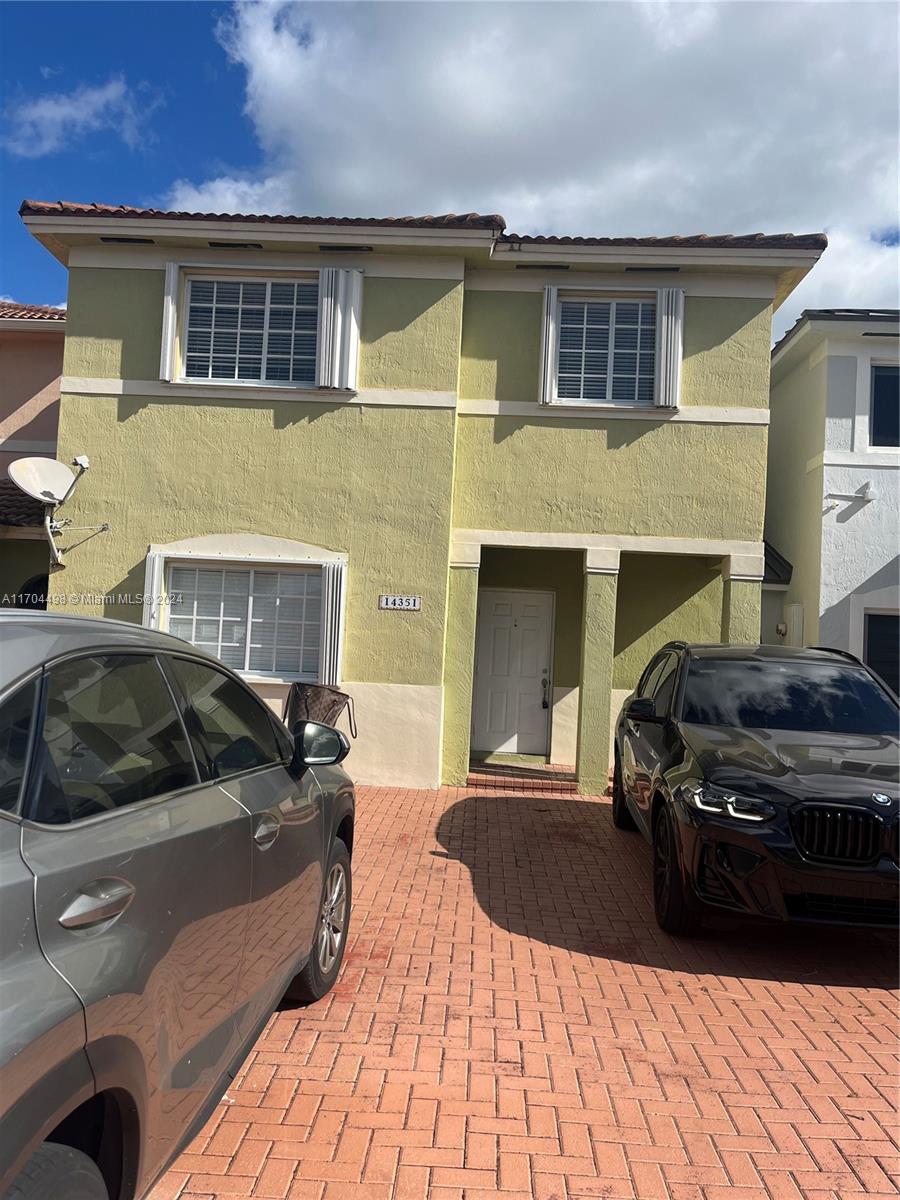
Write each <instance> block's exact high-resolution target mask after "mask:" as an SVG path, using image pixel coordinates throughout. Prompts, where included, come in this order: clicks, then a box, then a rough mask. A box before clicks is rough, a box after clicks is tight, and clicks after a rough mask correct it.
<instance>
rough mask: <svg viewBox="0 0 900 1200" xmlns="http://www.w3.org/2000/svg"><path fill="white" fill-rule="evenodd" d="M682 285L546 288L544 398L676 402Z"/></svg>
mask: <svg viewBox="0 0 900 1200" xmlns="http://www.w3.org/2000/svg"><path fill="white" fill-rule="evenodd" d="M683 310H684V293H683V291H682V290H681V289H680V288H662V289H660V290H659V291H656V292H648V293H647V292H645V293H631V294H624V293H619V294H615V293H612V292H610V291H609V290H603V289H600V288H597V289H589V290H586V291H584V292H576V291H561V290H560V289H559V288H556V287H548V288H546V289H545V302H544V331H543V345H542V377H541V397H540V398H541V402H542V403H543V404H569V405H571V404H585V405H587V404H591V405H593V404H611V405H620V404H621V405H626V406H642V407H649V406H653V405H656V406H659V407H664V408H676V407H677V406H678V400H679V390H680V383H681V348H682V321H683Z"/></svg>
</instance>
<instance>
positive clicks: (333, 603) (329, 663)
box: [321, 562, 347, 685]
mask: <svg viewBox="0 0 900 1200" xmlns="http://www.w3.org/2000/svg"><path fill="white" fill-rule="evenodd" d="M346 571H347V564H346V563H343V562H327V563H323V564H322V666H321V675H322V683H328V684H332V685H334V684H338V683H340V681H341V653H342V650H343V640H344V579H345V575H346Z"/></svg>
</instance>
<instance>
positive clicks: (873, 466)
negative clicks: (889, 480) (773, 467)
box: [806, 447, 900, 473]
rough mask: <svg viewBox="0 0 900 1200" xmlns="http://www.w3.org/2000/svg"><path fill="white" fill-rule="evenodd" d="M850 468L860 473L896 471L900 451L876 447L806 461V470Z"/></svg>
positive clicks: (830, 454) (831, 454)
mask: <svg viewBox="0 0 900 1200" xmlns="http://www.w3.org/2000/svg"><path fill="white" fill-rule="evenodd" d="M823 466H824V467H852V468H853V469H854V470H859V471H860V472H861V473H865V472H866V471H870V470H875V471H896V470H898V469H900V450H891V449H887V448H885V447H878V448H877V449H873V450H856V451H850V450H848V451H847V452H846V453H844V454H834V453H829V454H817V455H815V457H813V458H810V459H807V462H806V470H807V471H815V469H816V468H817V467H823Z"/></svg>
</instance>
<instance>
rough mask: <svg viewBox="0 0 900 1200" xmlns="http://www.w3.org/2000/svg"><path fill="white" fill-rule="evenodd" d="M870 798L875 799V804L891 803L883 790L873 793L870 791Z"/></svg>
mask: <svg viewBox="0 0 900 1200" xmlns="http://www.w3.org/2000/svg"><path fill="white" fill-rule="evenodd" d="M872 799H873V800H874V801H875V803H876V804H890V803H892V801H891V798H890V796H886V795H885V794H884V792H873V793H872Z"/></svg>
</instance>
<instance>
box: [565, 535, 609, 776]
mask: <svg viewBox="0 0 900 1200" xmlns="http://www.w3.org/2000/svg"><path fill="white" fill-rule="evenodd" d="M618 580H619V551H618V550H586V551H585V555H584V616H583V619H582V625H581V681H580V685H579V693H578V753H577V756H576V762H575V770H576V774H577V776H578V790H579V792H581V793H582V795H589V796H595V795H600V794H601V793H603V792H605V791H606V787H607V783H608V781H609V719H610V714H609V710H610V703H611V696H612V675H613V652H614V648H615V633H616V586H617V584H618Z"/></svg>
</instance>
